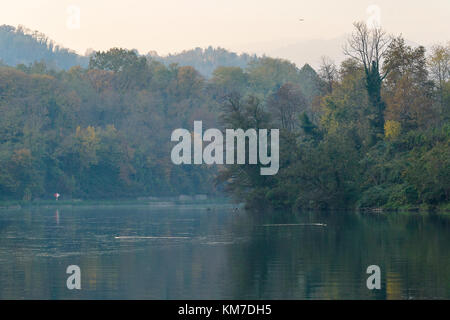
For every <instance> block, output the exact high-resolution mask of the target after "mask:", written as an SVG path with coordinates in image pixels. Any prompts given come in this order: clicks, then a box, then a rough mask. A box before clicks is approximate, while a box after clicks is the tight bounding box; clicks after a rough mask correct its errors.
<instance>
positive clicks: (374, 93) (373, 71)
mask: <svg viewBox="0 0 450 320" xmlns="http://www.w3.org/2000/svg"><path fill="white" fill-rule="evenodd" d="M354 27H355V30H354V32H353V34H352V36H351V37H350V38H349V39H348V42H347V44H346V46H345V47H344V54H346V55H347V56H350V57H352V58H354V59H356V60H357V61H359V62H360V63H361V64H362V65H363V67H364V72H365V80H366V88H367V93H368V96H369V101H370V104H371V106H372V108H373V116H372V119H371V120H372V126H373V129H374V134H375V136H376V138H381V137H382V136H383V131H384V116H383V113H384V109H385V104H384V102H383V100H382V98H381V86H382V82H383V80H384V78H385V77H386V76H387V74H388V72H389V70H385V72H384V73H381V70H382V63H383V59H384V56H385V53H386V50H387V48H388V46H389V43H390V41H391V39H390V37H388V36H387V35H386V32H385V31H384V30H383V29H382V28H380V27H374V28H369V27H368V26H367V24H366V23H364V22H355V23H354Z"/></svg>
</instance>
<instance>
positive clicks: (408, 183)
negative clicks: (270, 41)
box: [219, 37, 450, 209]
mask: <svg viewBox="0 0 450 320" xmlns="http://www.w3.org/2000/svg"><path fill="white" fill-rule="evenodd" d="M369 65H370V64H367V65H366V66H365V65H364V64H363V63H362V62H361V61H358V59H357V58H349V59H348V60H346V61H344V62H343V63H342V65H341V66H340V68H338V67H336V66H334V65H331V64H330V63H329V61H328V62H327V63H325V65H323V66H322V68H321V70H320V72H319V73H320V75H321V78H322V84H323V85H322V92H321V94H320V95H318V96H316V98H315V99H313V101H312V103H308V101H307V99H306V102H305V99H304V98H302V94H301V92H302V86H300V87H299V88H296V87H295V86H294V85H292V84H289V83H285V84H284V85H283V86H281V87H280V88H279V89H278V90H276V91H275V92H273V93H272V94H271V95H269V96H268V97H267V98H266V99H265V100H259V101H255V100H254V99H252V98H249V97H245V96H239V97H236V95H231V96H229V98H228V100H227V101H226V102H225V103H224V104H223V111H224V115H225V116H224V117H223V123H224V126H225V127H229V126H232V127H244V128H248V127H254V126H255V123H261V125H262V127H271V128H280V130H281V136H280V171H279V173H278V174H277V175H275V176H269V177H262V176H259V175H258V174H257V173H258V171H256V170H255V168H254V166H252V165H247V166H231V167H228V168H227V169H225V170H223V171H222V172H221V173H220V176H219V180H220V181H221V182H225V183H226V185H227V188H228V191H229V192H231V194H233V195H234V196H235V197H236V198H237V199H239V200H241V201H244V202H245V203H246V204H247V206H248V207H252V208H302V209H318V208H319V209H336V208H355V207H359V208H380V207H384V208H400V207H403V208H408V207H409V208H413V207H414V208H417V207H420V206H426V207H433V206H437V205H442V204H445V203H447V204H448V202H449V200H450V198H449V197H450V122H449V115H450V113H449V112H450V111H449V110H450V100H449V99H448V97H449V95H450V82H449V80H450V73H449V72H450V46H447V47H444V46H435V47H434V48H433V50H432V52H431V54H430V55H429V56H428V58H427V57H426V54H425V49H424V48H423V47H418V48H411V47H409V46H407V45H405V42H404V40H403V39H402V38H401V37H400V38H395V39H393V40H392V41H390V42H389V45H388V46H387V47H386V51H385V54H384V55H383V66H382V67H381V65H380V66H379V67H378V65H377V66H374V65H375V64H372V65H371V67H370V68H371V69H370V70H369V67H368V66H369ZM382 72H383V74H384V75H383V76H381V74H382ZM375 74H376V75H375ZM373 78H377V79H378V80H377V83H376V86H375V85H373V82H374V80H373ZM378 81H382V82H380V83H378ZM377 90H379V91H380V92H379V94H378V93H376V91H377ZM370 95H372V96H373V97H372V98H371V97H370ZM378 95H379V96H378ZM230 106H233V108H230ZM380 110H382V113H380ZM261 119H264V121H261ZM268 119H270V120H268ZM380 123H382V126H381V128H380Z"/></svg>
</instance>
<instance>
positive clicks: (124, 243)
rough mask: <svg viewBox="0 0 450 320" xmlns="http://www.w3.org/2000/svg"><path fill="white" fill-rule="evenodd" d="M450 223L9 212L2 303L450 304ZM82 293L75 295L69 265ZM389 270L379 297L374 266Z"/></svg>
mask: <svg viewBox="0 0 450 320" xmlns="http://www.w3.org/2000/svg"><path fill="white" fill-rule="evenodd" d="M449 231H450V219H449V218H448V217H445V216H439V215H433V214H427V215H419V214H386V215H364V214H354V213H343V212H335V213H303V214H297V215H294V216H293V215H291V214H287V213H283V212H278V213H276V214H272V215H269V216H264V217H263V216H258V215H256V216H255V215H249V214H246V213H245V212H242V211H239V212H237V213H236V212H233V210H232V209H228V208H216V209H215V210H207V208H203V207H200V206H199V207H188V206H184V207H166V208H149V207H115V208H114V207H110V208H107V207H105V208H76V209H75V208H59V209H58V210H56V213H55V209H27V210H21V211H1V212H0V270H1V273H0V298H2V299H6V298H12V299H22V298H35V299H77V298H87V299H113V298H114V299H117V298H119V299H133V298H138V299H414V298H447V299H448V298H450V268H449V267H448V266H449V263H450V250H449V249H450V233H449ZM72 264H75V265H78V266H80V268H81V270H82V290H80V291H76V290H73V291H70V290H68V289H67V288H66V285H65V283H66V279H67V274H66V273H65V270H66V268H67V266H68V265H72ZM372 264H376V265H379V266H380V267H381V270H382V278H381V281H382V285H381V290H373V291H370V290H368V289H367V288H366V279H367V277H368V275H367V274H366V268H367V266H369V265H372Z"/></svg>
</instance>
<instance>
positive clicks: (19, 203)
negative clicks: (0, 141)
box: [0, 197, 236, 210]
mask: <svg viewBox="0 0 450 320" xmlns="http://www.w3.org/2000/svg"><path fill="white" fill-rule="evenodd" d="M213 204H214V205H234V206H236V205H235V204H233V202H232V201H231V200H230V199H229V198H226V197H214V198H208V199H204V200H196V199H185V198H182V199H173V198H171V199H165V198H161V199H158V198H152V199H122V200H81V199H72V200H58V201H56V200H35V201H23V200H8V201H0V210H19V209H22V208H30V207H58V208H59V207H87V206H89V207H90V206H172V205H205V206H206V205H213Z"/></svg>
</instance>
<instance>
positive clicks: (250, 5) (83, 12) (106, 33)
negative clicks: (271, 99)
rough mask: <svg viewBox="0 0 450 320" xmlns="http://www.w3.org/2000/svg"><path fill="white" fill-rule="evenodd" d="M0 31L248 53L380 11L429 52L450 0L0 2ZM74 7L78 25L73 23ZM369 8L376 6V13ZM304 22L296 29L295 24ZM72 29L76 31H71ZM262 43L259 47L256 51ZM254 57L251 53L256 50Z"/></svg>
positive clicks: (448, 23) (343, 27)
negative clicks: (10, 29) (18, 29)
mask: <svg viewBox="0 0 450 320" xmlns="http://www.w3.org/2000/svg"><path fill="white" fill-rule="evenodd" d="M1 2H2V3H1V6H0V24H9V25H14V26H17V25H19V24H21V25H24V26H26V27H28V28H30V29H33V30H39V31H41V32H44V33H45V34H47V35H48V36H49V37H50V38H52V39H54V40H55V41H56V42H57V43H59V44H62V45H64V46H65V47H69V48H72V49H75V50H77V51H78V52H79V53H84V52H85V50H86V49H87V48H94V49H97V50H98V49H108V48H111V47H114V46H120V47H126V48H130V49H131V48H135V49H138V50H139V51H140V52H141V53H146V52H148V51H149V50H155V51H157V52H158V53H160V54H166V53H168V52H176V51H181V50H183V49H191V48H193V47H197V46H199V47H206V46H208V45H213V46H222V47H225V48H227V49H232V50H247V51H252V48H253V46H254V47H255V48H256V47H257V46H259V48H261V47H262V48H264V46H266V47H267V46H277V45H283V44H288V43H289V42H293V41H296V40H305V39H330V38H334V37H338V36H341V35H343V34H345V33H348V32H350V31H351V30H352V22H354V21H356V20H367V19H368V18H369V17H370V16H372V17H373V16H374V15H376V11H371V12H372V13H368V12H367V8H368V7H369V6H370V5H377V6H378V7H379V8H380V17H381V24H382V26H383V27H384V28H385V29H387V31H388V32H390V33H396V34H398V33H400V32H401V33H403V35H404V36H405V37H406V38H407V39H409V40H411V41H414V42H417V43H421V44H424V45H428V44H430V43H433V42H444V41H447V40H450V0H427V1H424V0H378V1H365V0H338V1H336V0H314V1H310V0H277V1H274V0H270V1H269V0H117V1H116V0H1ZM77 8H79V12H80V16H79V18H80V19H79V25H78V19H77V10H78V9H77ZM375 8H376V7H375ZM301 18H302V19H304V21H303V22H301V21H299V19H301ZM78 26H79V28H78ZM261 44H263V45H262V46H261ZM255 50H256V49H255Z"/></svg>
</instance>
